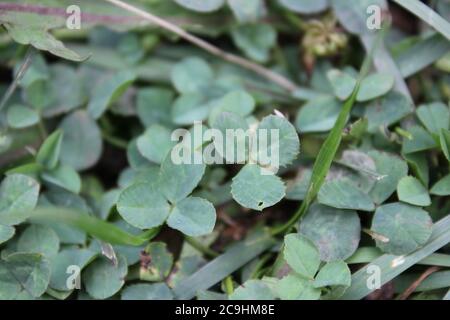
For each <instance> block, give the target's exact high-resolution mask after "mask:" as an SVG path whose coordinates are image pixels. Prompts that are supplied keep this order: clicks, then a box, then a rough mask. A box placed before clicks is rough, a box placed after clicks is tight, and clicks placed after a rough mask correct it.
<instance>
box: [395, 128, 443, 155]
mask: <svg viewBox="0 0 450 320" xmlns="http://www.w3.org/2000/svg"><path fill="white" fill-rule="evenodd" d="M408 131H409V133H410V134H411V135H412V137H413V138H412V139H411V140H410V139H404V140H403V145H402V153H404V154H406V153H413V152H419V151H425V150H429V149H433V148H436V147H437V144H436V141H435V140H434V139H433V137H432V136H431V135H430V134H429V133H428V132H427V131H426V130H425V129H424V128H422V127H420V126H413V127H411V128H409V129H408Z"/></svg>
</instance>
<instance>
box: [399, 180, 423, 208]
mask: <svg viewBox="0 0 450 320" xmlns="http://www.w3.org/2000/svg"><path fill="white" fill-rule="evenodd" d="M397 194H398V198H399V200H400V201H402V202H406V203H409V204H413V205H416V206H421V207H426V206H429V205H430V204H431V199H430V195H429V194H428V191H427V189H425V187H424V186H423V185H422V183H420V181H419V180H417V179H416V178H414V177H411V176H408V177H403V178H402V179H401V180H400V181H399V183H398V186H397Z"/></svg>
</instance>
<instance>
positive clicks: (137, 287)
mask: <svg viewBox="0 0 450 320" xmlns="http://www.w3.org/2000/svg"><path fill="white" fill-rule="evenodd" d="M121 297H122V300H172V299H173V294H172V291H171V290H170V289H169V287H168V286H167V285H166V284H165V283H155V284H144V283H139V284H133V285H130V286H128V287H126V288H124V289H123V290H122V293H121Z"/></svg>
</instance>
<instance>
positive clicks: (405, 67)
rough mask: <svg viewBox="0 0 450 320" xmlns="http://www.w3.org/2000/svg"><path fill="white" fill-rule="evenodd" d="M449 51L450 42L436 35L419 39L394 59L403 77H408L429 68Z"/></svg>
mask: <svg viewBox="0 0 450 320" xmlns="http://www.w3.org/2000/svg"><path fill="white" fill-rule="evenodd" d="M449 51H450V42H449V41H448V40H447V39H445V38H444V37H443V36H441V35H440V34H438V33H435V34H433V35H431V36H428V37H426V38H424V39H421V40H420V41H419V42H417V43H416V44H414V45H413V46H412V47H411V48H409V49H407V50H406V51H405V52H402V53H401V54H399V55H398V56H397V57H396V58H395V63H396V64H397V66H398V69H399V70H400V73H401V74H402V76H403V77H405V78H407V77H410V76H412V75H414V74H416V73H417V72H419V71H421V70H423V69H424V68H426V67H428V66H430V65H431V64H433V63H434V62H436V61H437V60H439V59H440V58H441V57H442V56H444V55H445V54H446V53H447V52H449Z"/></svg>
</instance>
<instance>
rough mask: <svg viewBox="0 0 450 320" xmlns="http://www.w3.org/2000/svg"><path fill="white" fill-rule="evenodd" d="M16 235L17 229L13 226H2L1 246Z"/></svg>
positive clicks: (0, 228) (0, 233)
mask: <svg viewBox="0 0 450 320" xmlns="http://www.w3.org/2000/svg"><path fill="white" fill-rule="evenodd" d="M15 233H16V229H14V227H11V226H4V225H1V224H0V244H2V243H4V242H6V241H8V240H9V239H11V238H12V237H13V236H14V234H15Z"/></svg>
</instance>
